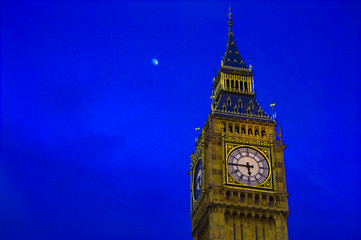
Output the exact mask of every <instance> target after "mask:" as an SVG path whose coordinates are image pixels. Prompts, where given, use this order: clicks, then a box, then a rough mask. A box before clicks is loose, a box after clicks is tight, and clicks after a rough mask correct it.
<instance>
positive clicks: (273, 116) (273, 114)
mask: <svg viewBox="0 0 361 240" xmlns="http://www.w3.org/2000/svg"><path fill="white" fill-rule="evenodd" d="M275 106H276V103H275V102H274V101H273V99H272V103H271V105H270V107H271V108H272V119H273V120H276V112H275Z"/></svg>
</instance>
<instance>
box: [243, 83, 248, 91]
mask: <svg viewBox="0 0 361 240" xmlns="http://www.w3.org/2000/svg"><path fill="white" fill-rule="evenodd" d="M244 91H246V92H247V91H248V86H247V82H244Z"/></svg>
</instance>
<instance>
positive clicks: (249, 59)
mask: <svg viewBox="0 0 361 240" xmlns="http://www.w3.org/2000/svg"><path fill="white" fill-rule="evenodd" d="M251 60H252V59H251V54H250V55H249V57H248V61H249V69H250V70H252V62H251Z"/></svg>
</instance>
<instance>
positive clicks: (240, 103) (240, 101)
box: [238, 99, 242, 108]
mask: <svg viewBox="0 0 361 240" xmlns="http://www.w3.org/2000/svg"><path fill="white" fill-rule="evenodd" d="M238 107H240V108H241V107H242V100H241V99H240V100H239V101H238Z"/></svg>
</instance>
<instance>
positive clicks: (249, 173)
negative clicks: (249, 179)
mask: <svg viewBox="0 0 361 240" xmlns="http://www.w3.org/2000/svg"><path fill="white" fill-rule="evenodd" d="M246 165H247V166H246V167H247V169H248V175H251V174H252V173H251V169H250V168H251V167H252V168H253V165H252V166H250V165H249V163H248V162H247V163H246Z"/></svg>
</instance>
